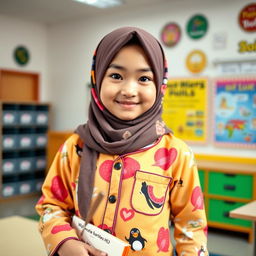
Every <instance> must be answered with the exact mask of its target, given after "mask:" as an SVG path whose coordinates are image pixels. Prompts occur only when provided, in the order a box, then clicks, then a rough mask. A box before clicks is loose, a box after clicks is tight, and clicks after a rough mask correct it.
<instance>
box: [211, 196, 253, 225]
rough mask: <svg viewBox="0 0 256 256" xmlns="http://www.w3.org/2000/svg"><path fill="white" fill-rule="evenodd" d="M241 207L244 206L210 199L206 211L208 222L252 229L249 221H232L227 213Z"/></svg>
mask: <svg viewBox="0 0 256 256" xmlns="http://www.w3.org/2000/svg"><path fill="white" fill-rule="evenodd" d="M242 205H244V204H243V203H238V202H233V201H224V200H217V199H210V200H209V209H208V213H209V214H208V220H209V221H214V222H219V223H225V224H232V225H236V226H242V227H252V222H251V221H247V220H242V219H234V218H230V217H229V212H230V211H231V210H233V209H235V208H237V207H240V206H242Z"/></svg>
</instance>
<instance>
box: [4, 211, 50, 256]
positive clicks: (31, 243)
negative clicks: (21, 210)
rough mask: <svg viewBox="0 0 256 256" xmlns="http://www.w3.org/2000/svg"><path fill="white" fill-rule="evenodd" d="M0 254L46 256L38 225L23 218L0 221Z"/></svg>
mask: <svg viewBox="0 0 256 256" xmlns="http://www.w3.org/2000/svg"><path fill="white" fill-rule="evenodd" d="M0 230H1V239H0V254H1V255H4V256H17V255H26V256H35V255H36V256H47V253H46V249H45V247H44V244H43V241H42V239H41V236H40V234H39V231H38V223H37V222H36V221H34V220H30V219H26V218H23V217H18V216H12V217H8V218H3V219H0Z"/></svg>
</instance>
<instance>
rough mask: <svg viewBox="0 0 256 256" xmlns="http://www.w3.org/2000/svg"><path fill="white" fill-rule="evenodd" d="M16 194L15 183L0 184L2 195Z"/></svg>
mask: <svg viewBox="0 0 256 256" xmlns="http://www.w3.org/2000/svg"><path fill="white" fill-rule="evenodd" d="M16 194H17V183H16V182H10V183H4V184H2V196H3V197H9V196H14V195H16Z"/></svg>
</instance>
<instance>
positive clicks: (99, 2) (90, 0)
mask: <svg viewBox="0 0 256 256" xmlns="http://www.w3.org/2000/svg"><path fill="white" fill-rule="evenodd" d="M74 1H76V2H79V3H83V4H88V5H92V6H95V7H98V8H109V7H114V6H117V5H121V4H123V1H122V0H74Z"/></svg>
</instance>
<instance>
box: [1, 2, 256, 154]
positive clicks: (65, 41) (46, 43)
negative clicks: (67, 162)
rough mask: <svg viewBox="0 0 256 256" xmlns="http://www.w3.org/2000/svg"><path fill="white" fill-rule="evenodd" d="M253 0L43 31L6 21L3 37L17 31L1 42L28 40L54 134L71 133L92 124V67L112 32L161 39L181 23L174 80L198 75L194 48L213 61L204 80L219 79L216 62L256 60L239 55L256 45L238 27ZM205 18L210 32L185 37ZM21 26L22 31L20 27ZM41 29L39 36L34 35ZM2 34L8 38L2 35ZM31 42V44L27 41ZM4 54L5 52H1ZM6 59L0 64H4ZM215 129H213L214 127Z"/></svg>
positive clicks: (207, 149)
mask: <svg viewBox="0 0 256 256" xmlns="http://www.w3.org/2000/svg"><path fill="white" fill-rule="evenodd" d="M249 3H250V1H244V0H221V1H220V0H215V1H204V0H193V1H191V0H179V1H171V2H169V1H168V2H166V3H165V4H161V5H150V6H144V7H141V8H136V9H133V10H131V9H130V10H129V9H127V10H125V11H124V12H116V13H112V15H101V16H97V17H90V18H87V17H84V18H83V19H80V20H76V21H72V22H65V23H61V24H55V25H52V26H48V27H47V26H43V25H40V24H35V23H31V22H30V23H29V22H25V21H24V22H17V20H15V18H11V17H2V16H0V34H1V35H2V34H4V35H5V37H9V35H10V33H9V32H8V31H7V29H6V27H4V26H3V24H2V22H1V21H2V20H3V21H4V23H6V25H7V28H9V29H8V30H12V31H13V35H12V37H11V38H12V41H11V43H12V44H11V45H7V44H8V40H11V39H6V42H1V40H0V47H1V46H2V47H4V49H5V48H6V49H7V50H8V51H9V52H10V51H11V50H12V49H13V47H14V43H15V41H16V42H19V41H20V40H21V38H22V40H23V41H24V43H26V45H27V46H28V47H29V48H31V50H32V52H33V54H34V55H35V57H34V58H35V59H34V60H33V61H32V60H31V63H30V65H28V66H27V67H26V69H32V70H35V71H38V72H40V73H41V74H42V77H43V78H42V84H41V88H42V90H41V91H42V99H43V100H47V101H50V102H52V104H53V107H52V121H53V122H52V129H57V130H67V129H68V130H70V129H74V128H76V126H77V125H78V124H80V123H83V122H85V121H86V120H87V108H88V102H89V99H90V96H89V89H88V83H89V81H90V66H91V59H92V54H93V51H94V48H95V47H96V45H97V43H98V41H99V40H100V39H101V37H102V36H103V35H105V34H106V33H107V32H108V31H111V30H113V29H115V28H117V27H120V26H138V27H141V28H144V29H146V30H148V31H149V32H151V33H152V34H153V35H155V36H156V37H157V38H160V31H161V29H162V27H163V26H164V25H165V24H166V23H168V22H176V23H178V24H179V25H180V26H181V28H182V32H183V34H182V39H181V41H180V43H179V44H178V45H176V46H175V47H174V48H166V47H165V52H166V57H167V60H168V63H169V76H170V77H177V76H178V77H179V76H192V75H191V74H190V73H189V71H187V69H186V68H185V58H186V56H187V54H188V53H189V52H190V51H191V50H194V49H201V50H203V51H204V52H205V53H206V54H207V57H208V66H207V68H206V69H205V70H204V72H203V73H201V74H200V75H202V76H209V77H214V76H216V68H215V66H214V65H213V61H214V60H216V59H221V60H223V59H224V60H225V59H241V58H242V59H243V58H249V59H252V58H255V56H253V55H252V54H249V53H245V54H239V53H238V42H239V41H240V40H242V39H246V40H248V41H252V42H253V41H254V40H255V33H254V34H253V33H251V34H250V33H246V32H244V31H242V30H241V29H240V28H239V26H238V23H237V16H238V13H239V12H240V10H241V9H242V8H243V7H244V6H245V5H246V4H249ZM198 13H199V14H203V15H205V16H206V17H207V19H208V21H209V30H208V32H207V34H206V36H205V37H204V38H202V39H200V40H196V41H192V40H191V39H189V37H188V36H187V34H186V32H185V28H186V23H187V21H188V19H189V18H190V17H191V16H192V15H194V14H198ZM17 24H18V25H19V26H18V27H17V28H16V27H15V25H17ZM20 30H26V33H27V34H28V35H26V37H24V38H23V37H21V36H20V35H19V34H20V33H19V31H20ZM34 30H36V32H35V33H33V31H34ZM1 32H2V33H1ZM216 33H224V34H225V35H226V48H225V49H222V50H214V49H213V37H214V35H215V34H216ZM25 38H26V40H27V41H25ZM0 54H2V53H0ZM8 58H9V57H8V56H5V58H4V59H3V60H4V63H3V64H2V63H0V65H1V66H3V65H4V66H5V67H12V68H17V67H15V64H14V63H13V61H10V60H9V59H8ZM1 59H2V58H1V55H0V60H1ZM210 129H211V127H210ZM192 148H193V150H194V151H195V152H196V153H209V154H218V155H219V154H224V155H237V156H245V157H255V156H256V154H255V150H249V149H244V150H241V149H229V150H227V149H222V148H216V147H214V146H213V145H212V143H209V144H208V145H206V146H194V145H193V146H192Z"/></svg>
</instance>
